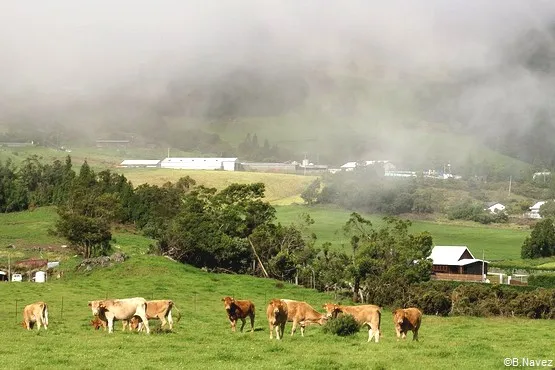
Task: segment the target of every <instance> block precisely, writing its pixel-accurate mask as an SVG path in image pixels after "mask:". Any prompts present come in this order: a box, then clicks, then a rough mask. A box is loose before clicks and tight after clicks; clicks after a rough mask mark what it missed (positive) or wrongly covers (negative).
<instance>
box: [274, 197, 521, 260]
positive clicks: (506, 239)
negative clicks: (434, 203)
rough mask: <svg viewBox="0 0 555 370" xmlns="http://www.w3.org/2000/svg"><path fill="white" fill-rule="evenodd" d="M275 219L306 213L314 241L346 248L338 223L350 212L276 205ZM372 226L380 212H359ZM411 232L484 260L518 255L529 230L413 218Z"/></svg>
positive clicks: (285, 219) (295, 218) (283, 220)
mask: <svg viewBox="0 0 555 370" xmlns="http://www.w3.org/2000/svg"><path fill="white" fill-rule="evenodd" d="M277 210H278V212H277V215H278V220H279V221H280V222H281V223H283V224H290V223H291V222H298V220H299V215H301V214H302V213H309V214H310V215H311V217H312V218H313V219H314V221H315V223H314V225H312V226H311V227H310V230H311V231H312V232H314V233H315V234H316V236H317V237H318V242H317V243H318V244H319V245H321V244H322V243H324V242H330V243H332V245H333V246H334V247H335V248H347V249H348V250H350V246H349V244H348V240H347V238H345V236H344V235H343V232H342V227H343V225H344V224H345V222H347V220H348V219H349V215H350V213H351V212H349V211H346V210H343V209H337V208H329V207H306V206H301V205H290V206H280V207H277ZM363 216H364V217H365V218H367V219H369V220H370V221H372V223H373V224H374V225H376V226H379V225H380V223H381V222H382V220H381V217H380V216H376V215H363ZM411 231H412V232H421V231H428V232H430V234H432V237H433V240H434V245H466V246H467V247H468V248H469V249H470V251H471V252H472V253H473V254H474V256H475V257H476V258H482V251H483V252H484V255H485V259H486V260H500V259H518V258H520V249H521V246H522V242H523V241H524V238H525V237H526V236H528V235H529V234H530V231H529V229H515V228H514V227H507V228H502V227H499V226H484V225H479V224H476V223H470V222H468V223H464V224H463V223H461V224H454V223H446V224H442V223H436V222H429V221H413V222H412V227H411Z"/></svg>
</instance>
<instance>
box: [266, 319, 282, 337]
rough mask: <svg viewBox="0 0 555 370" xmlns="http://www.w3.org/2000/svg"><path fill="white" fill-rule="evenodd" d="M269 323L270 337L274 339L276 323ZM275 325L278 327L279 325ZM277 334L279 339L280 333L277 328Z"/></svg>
mask: <svg viewBox="0 0 555 370" xmlns="http://www.w3.org/2000/svg"><path fill="white" fill-rule="evenodd" d="M268 325H269V326H270V339H274V325H273V324H272V323H271V322H269V323H268ZM275 327H276V328H277V326H275ZM276 336H277V338H278V339H279V334H278V333H277V330H276Z"/></svg>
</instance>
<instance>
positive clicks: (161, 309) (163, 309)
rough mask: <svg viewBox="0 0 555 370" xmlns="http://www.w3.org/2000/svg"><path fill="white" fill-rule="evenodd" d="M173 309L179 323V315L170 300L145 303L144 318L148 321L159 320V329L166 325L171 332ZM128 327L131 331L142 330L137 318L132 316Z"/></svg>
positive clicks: (140, 322) (139, 320) (140, 321)
mask: <svg viewBox="0 0 555 370" xmlns="http://www.w3.org/2000/svg"><path fill="white" fill-rule="evenodd" d="M174 308H175V310H176V311H177V322H179V320H180V319H181V313H180V312H179V309H178V308H177V307H176V306H175V304H174V303H173V301H172V300H169V299H160V300H154V301H146V318H147V319H148V320H152V319H159V320H160V321H161V322H162V324H161V326H160V328H163V327H164V326H165V325H166V323H167V324H168V325H169V327H170V330H172V329H173V318H172V310H173V309H174ZM129 325H130V326H131V329H137V328H138V330H139V331H141V330H142V329H143V322H142V320H141V319H140V318H139V317H138V316H133V318H132V319H131V322H130V323H129Z"/></svg>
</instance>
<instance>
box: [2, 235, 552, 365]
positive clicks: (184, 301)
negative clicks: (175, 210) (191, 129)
mask: <svg viewBox="0 0 555 370" xmlns="http://www.w3.org/2000/svg"><path fill="white" fill-rule="evenodd" d="M127 242H129V243H130V244H126V245H123V244H121V245H119V248H121V249H122V250H124V251H125V252H127V253H129V254H130V255H131V258H130V259H129V260H127V261H126V262H124V263H122V264H120V265H117V266H114V267H111V268H107V269H103V270H96V271H92V272H90V273H81V272H71V271H69V272H68V273H66V274H65V276H64V277H63V278H62V279H60V280H52V281H50V282H47V283H45V284H35V283H29V282H23V283H2V288H1V289H0V303H1V304H0V322H1V323H2V328H3V338H6V339H8V338H9V339H8V340H4V341H3V344H2V348H1V349H0V353H1V356H2V357H1V358H2V365H1V366H2V367H5V368H17V369H26V368H79V369H93V368H108V367H110V368H136V369H161V368H164V369H182V368H193V369H203V368H221V367H225V368H229V369H272V368H284V369H321V368H326V369H404V368H406V366H407V365H409V366H411V367H412V368H415V369H444V368H457V369H460V368H468V369H470V368H472V369H496V368H503V367H504V366H503V359H504V358H506V357H516V358H523V357H527V358H533V359H536V358H537V359H551V360H553V359H555V352H554V351H553V342H554V340H555V334H554V331H553V325H552V323H551V322H546V321H543V320H536V321H532V320H527V319H518V318H510V319H507V318H470V317H449V318H442V317H435V316H425V317H424V318H423V323H422V328H421V331H420V341H419V342H412V341H410V340H407V341H405V342H397V340H396V338H395V331H394V326H393V322H392V318H391V312H390V311H387V310H386V311H385V312H384V314H383V316H382V325H381V327H382V330H383V337H382V338H381V340H380V343H378V344H376V343H367V342H366V339H367V333H365V332H363V331H361V332H360V333H358V334H357V335H355V336H353V337H348V338H341V337H335V336H332V335H330V334H324V333H323V331H322V328H321V327H318V326H309V327H308V328H307V330H306V335H305V337H301V336H300V334H299V333H298V332H297V333H296V334H295V336H294V337H290V335H289V333H287V331H290V330H291V324H290V323H288V324H287V326H286V335H285V337H284V339H283V340H282V341H281V342H278V341H276V340H275V339H274V340H273V341H270V339H269V331H268V324H267V321H266V318H265V307H266V304H267V302H268V301H269V299H270V298H273V297H280V298H292V299H298V300H306V301H307V302H309V303H310V304H311V305H313V307H315V308H316V309H318V310H319V311H322V308H321V305H322V304H323V303H325V302H327V301H331V300H333V297H332V296H331V295H328V294H322V293H317V292H315V291H313V290H309V289H303V288H299V287H295V286H292V285H289V284H283V287H281V286H282V285H281V284H276V281H273V280H268V279H259V278H253V277H249V276H238V275H223V274H213V273H208V272H204V271H202V270H198V269H195V268H192V267H190V266H186V265H182V264H179V263H175V262H172V261H170V260H168V259H166V258H163V257H155V256H148V255H145V254H144V249H145V248H146V246H147V244H148V242H149V241H148V240H146V239H144V238H140V237H133V238H131V239H129V240H126V243H127ZM68 262H70V261H68ZM70 265H72V263H71V262H70ZM392 294H394V292H392ZM226 295H233V296H235V297H237V298H243V299H252V300H253V301H254V303H255V305H256V307H257V310H256V313H257V318H256V322H255V332H254V333H248V332H245V333H240V332H237V333H232V332H231V330H230V326H229V323H228V321H227V317H226V313H225V311H224V309H223V303H222V302H221V298H222V297H224V296H226ZM133 296H143V297H145V298H146V299H152V298H155V299H156V298H160V299H167V298H169V299H172V300H174V302H175V303H176V305H177V307H178V308H179V310H180V312H181V315H182V317H181V320H180V321H179V323H177V324H176V325H175V329H174V331H173V332H167V331H164V332H162V331H159V330H153V333H152V334H151V335H150V336H146V335H145V334H137V333H130V332H122V331H121V323H120V322H117V323H116V326H115V328H116V330H115V332H114V333H113V334H108V333H106V332H103V331H94V330H93V329H92V327H91V326H90V325H89V321H90V320H91V319H92V315H91V311H90V309H89V308H88V307H87V301H89V300H92V299H102V298H105V297H108V298H114V297H120V298H122V297H133ZM38 300H44V301H46V302H47V303H48V304H49V318H50V320H49V321H50V325H49V329H48V331H46V332H45V331H41V332H36V331H31V332H28V331H26V330H25V329H23V328H22V327H21V325H20V323H21V311H22V309H23V306H24V305H25V304H28V303H31V302H34V301H38ZM16 307H17V309H16ZM546 324H547V325H546ZM151 325H152V328H153V329H154V328H156V327H157V325H159V324H158V323H157V322H154V321H151ZM246 327H248V325H247V326H246ZM411 335H412V334H410V335H409V339H410V338H411ZM407 361H408V362H410V364H409V363H407Z"/></svg>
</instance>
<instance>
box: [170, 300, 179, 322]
mask: <svg viewBox="0 0 555 370" xmlns="http://www.w3.org/2000/svg"><path fill="white" fill-rule="evenodd" d="M171 302H172V307H173V308H175V310H176V311H177V320H176V323H178V322H179V320H181V311H179V308H177V306H176V305H175V303H173V301H171Z"/></svg>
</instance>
